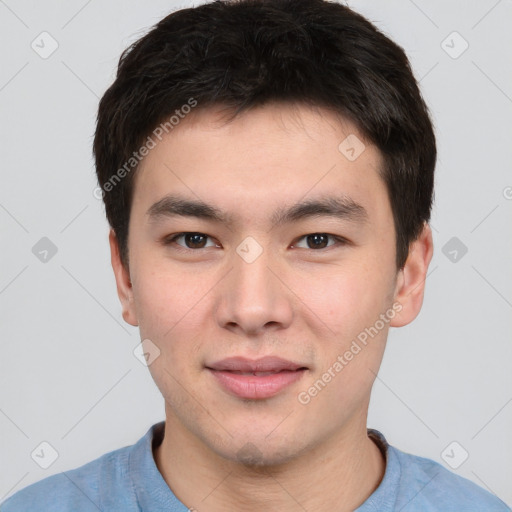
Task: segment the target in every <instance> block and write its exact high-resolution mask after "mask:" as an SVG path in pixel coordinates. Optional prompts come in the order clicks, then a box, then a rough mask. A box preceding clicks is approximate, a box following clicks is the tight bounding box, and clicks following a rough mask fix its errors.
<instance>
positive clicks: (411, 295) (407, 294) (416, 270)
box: [390, 223, 433, 327]
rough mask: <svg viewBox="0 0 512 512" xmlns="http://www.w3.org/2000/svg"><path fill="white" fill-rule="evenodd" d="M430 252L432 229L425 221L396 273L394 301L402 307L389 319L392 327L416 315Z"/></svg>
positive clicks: (401, 324) (420, 300) (431, 251)
mask: <svg viewBox="0 0 512 512" xmlns="http://www.w3.org/2000/svg"><path fill="white" fill-rule="evenodd" d="M432 253H433V242H432V230H431V229H430V226H429V225H428V224H427V223H425V225H424V226H423V230H422V232H421V234H420V235H419V236H418V238H417V239H416V240H414V242H412V243H411V245H410V246H409V255H408V256H407V260H406V262H405V265H404V267H403V268H402V269H401V270H400V271H399V273H398V277H397V283H396V290H395V302H398V303H399V304H401V306H402V309H401V310H400V312H398V314H397V315H395V317H394V318H393V319H392V320H391V322H390V325H391V326H392V327H402V326H404V325H407V324H408V323H410V322H412V321H413V320H414V319H415V318H416V317H417V316H418V314H419V312H420V310H421V305H422V304H423V294H424V291H425V280H426V279H427V271H428V266H429V264H430V260H431V259H432Z"/></svg>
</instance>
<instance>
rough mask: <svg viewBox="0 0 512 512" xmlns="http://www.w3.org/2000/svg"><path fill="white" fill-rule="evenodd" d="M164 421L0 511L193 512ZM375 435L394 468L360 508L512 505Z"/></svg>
mask: <svg viewBox="0 0 512 512" xmlns="http://www.w3.org/2000/svg"><path fill="white" fill-rule="evenodd" d="M163 427H164V422H163V421H162V422H160V423H157V424H155V425H153V426H152V427H151V428H150V429H149V430H148V431H147V433H146V434H145V435H144V437H142V438H141V439H140V440H139V441H138V442H137V443H136V444H134V445H132V446H126V447H124V448H120V449H118V450H114V451H112V452H110V453H107V454H105V455H103V456H101V457H99V458H98V459H96V460H93V461H92V462H89V463H87V464H85V465H83V466H81V467H79V468H77V469H73V470H71V471H64V472H62V473H59V474H56V475H52V476H50V477H48V478H45V479H44V480H41V481H39V482H36V483H34V484H32V485H29V486H28V487H26V488H25V489H22V490H21V491H18V492H17V493H15V494H14V495H13V496H11V497H10V498H8V499H7V500H6V501H5V502H4V503H3V504H1V505H0V511H1V512H98V511H102V512H107V511H109V512H110V511H116V512H136V511H137V512H140V511H144V512H164V511H165V512H187V511H188V510H189V509H188V508H187V507H186V506H185V505H184V504H183V503H181V501H179V500H178V499H177V498H176V496H174V494H173V492H172V491H171V489H170V488H169V486H168V485H167V483H166V482H165V480H164V479H163V477H162V475H161V474H160V472H159V471H158V468H157V467H156V464H155V461H154V459H153V451H152V443H153V442H154V443H157V444H158V443H160V442H161V440H162V438H163V430H164V429H163ZM368 434H369V435H370V436H371V437H372V439H374V440H375V441H376V442H377V444H379V445H380V447H381V449H382V450H383V453H385V455H386V471H385V474H384V478H383V479H382V481H381V483H380V485H379V487H378V488H377V489H376V490H375V492H374V493H373V494H372V495H371V496H370V497H369V498H368V499H367V500H366V501H365V502H364V503H363V504H362V505H361V506H360V507H359V508H358V509H357V510H356V511H355V512H394V511H397V512H398V511H400V512H434V511H436V512H487V511H489V512H506V511H508V512H511V509H510V508H509V507H507V506H506V505H505V503H503V502H502V501H501V500H499V499H498V498H497V497H495V496H494V495H493V494H491V493H489V492H487V491H486V490H484V489H482V488H480V487H478V486H477V485H476V484H474V483H473V482H471V481H469V480H467V479H465V478H462V477H460V476H458V475H455V474H454V473H451V472H450V471H448V470H447V469H445V468H444V467H443V466H441V465H440V464H438V463H437V462H434V461H433V460H430V459H425V458H422V457H417V456H414V455H410V454H408V453H404V452H402V451H400V450H398V449H396V448H394V447H392V446H390V445H389V444H388V443H387V441H386V439H385V438H384V436H383V435H382V434H381V433H380V432H378V431H377V430H373V429H369V430H368ZM197 506H199V504H197ZM190 507H194V504H193V503H191V504H190Z"/></svg>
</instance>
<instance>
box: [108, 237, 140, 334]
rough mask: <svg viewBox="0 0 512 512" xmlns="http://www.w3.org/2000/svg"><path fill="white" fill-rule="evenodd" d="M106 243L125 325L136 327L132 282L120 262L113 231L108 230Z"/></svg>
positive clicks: (117, 245) (117, 244)
mask: <svg viewBox="0 0 512 512" xmlns="http://www.w3.org/2000/svg"><path fill="white" fill-rule="evenodd" d="M108 241H109V243H110V261H111V262H112V268H113V269H114V276H115V278H116V285H117V295H118V296H119V300H120V301H121V306H122V308H123V318H124V321H125V322H126V323H128V324H130V325H133V326H134V327H136V326H137V325H139V323H138V321H137V315H136V312H135V304H134V302H133V288H132V282H131V281H130V272H129V270H128V269H127V268H125V266H124V265H123V263H122V261H121V254H120V251H119V243H118V240H117V237H116V234H115V232H114V230H113V229H111V230H110V233H109V235H108Z"/></svg>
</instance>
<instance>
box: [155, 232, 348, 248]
mask: <svg viewBox="0 0 512 512" xmlns="http://www.w3.org/2000/svg"><path fill="white" fill-rule="evenodd" d="M191 234H196V235H203V236H205V237H206V238H208V239H210V240H214V238H213V237H212V236H210V235H208V234H206V233H202V232H199V231H182V232H180V233H175V234H173V235H169V236H166V237H164V238H163V240H162V243H163V244H164V245H166V246H167V245H171V244H174V245H176V246H177V248H176V249H177V250H184V251H194V252H198V251H200V250H201V249H207V248H209V247H219V245H220V244H219V243H218V242H217V243H215V242H214V245H210V246H206V247H199V248H197V249H193V248H190V247H186V246H185V245H181V244H179V243H177V242H176V240H177V239H179V238H181V237H183V236H185V235H191ZM312 235H324V236H327V237H329V238H330V239H332V240H334V241H335V243H333V244H331V245H327V246H326V247H321V248H319V249H313V248H310V247H298V248H299V249H306V250H309V251H313V252H322V251H325V250H326V249H328V248H330V247H336V246H343V245H348V244H350V241H349V240H347V239H346V238H343V237H341V236H338V235H333V234H331V233H323V232H319V231H316V232H312V233H307V234H305V235H301V236H300V237H298V238H296V239H295V241H294V242H293V243H292V245H291V247H292V248H297V247H296V245H297V242H298V241H300V240H303V239H305V238H307V237H308V236H312Z"/></svg>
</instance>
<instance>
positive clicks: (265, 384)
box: [206, 357, 308, 400]
mask: <svg viewBox="0 0 512 512" xmlns="http://www.w3.org/2000/svg"><path fill="white" fill-rule="evenodd" d="M206 369H207V370H208V371H209V372H210V373H211V374H212V376H213V377H214V378H215V381H216V382H217V384H219V385H220V386H221V388H222V389H223V390H224V391H226V392H228V393H229V394H231V395H234V396H236V397H238V398H244V399H250V400H261V399H265V398H271V397H273V396H275V395H277V394H278V393H280V392H281V391H283V390H284V389H285V388H287V387H288V386H291V385H292V384H293V383H295V382H297V381H298V380H300V379H301V378H302V377H303V376H304V374H305V373H306V371H307V370H308V368H307V367H306V366H303V365H301V364H299V363H295V362H293V361H287V360H285V359H281V358H278V357H264V358H261V359H257V360H250V359H246V358H243V357H231V358H227V359H223V360H221V361H217V362H215V363H212V364H209V365H207V366H206Z"/></svg>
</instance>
